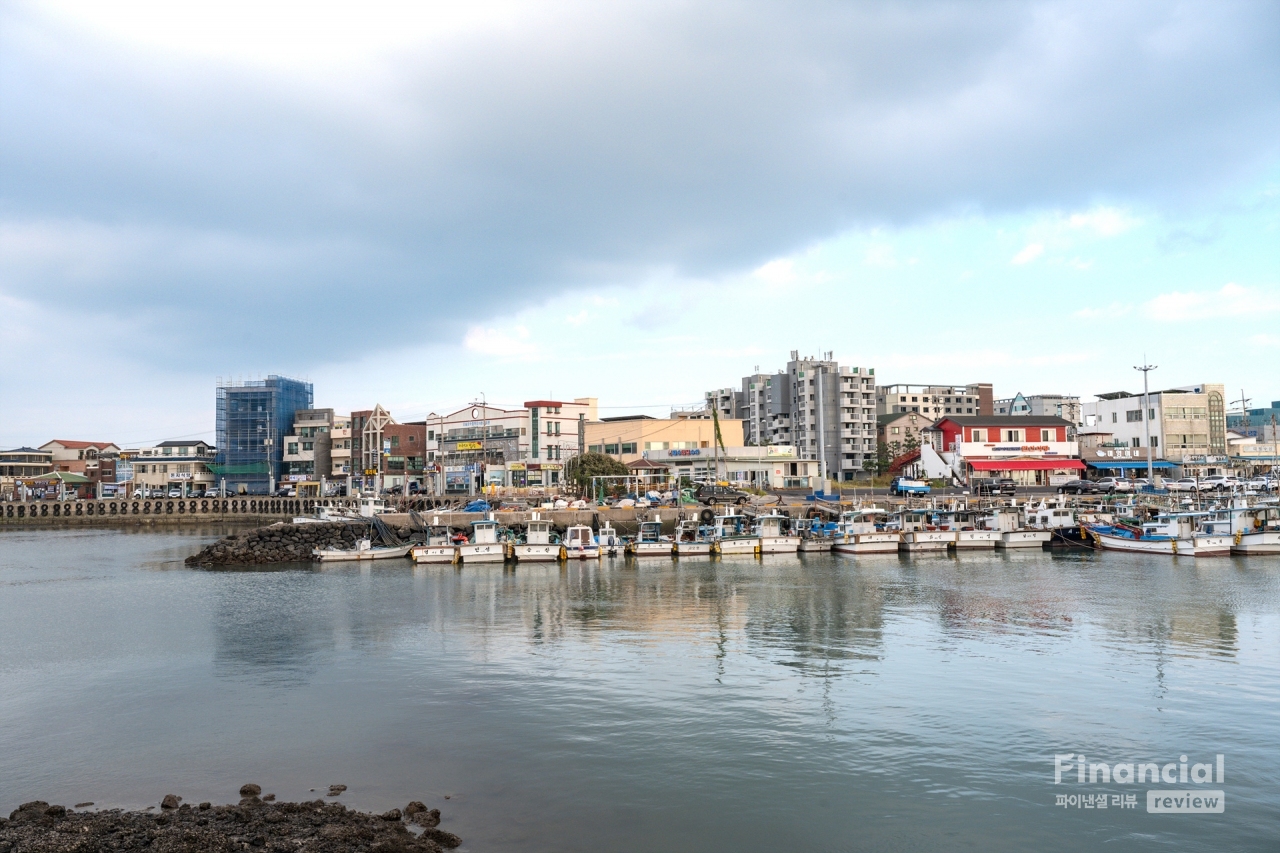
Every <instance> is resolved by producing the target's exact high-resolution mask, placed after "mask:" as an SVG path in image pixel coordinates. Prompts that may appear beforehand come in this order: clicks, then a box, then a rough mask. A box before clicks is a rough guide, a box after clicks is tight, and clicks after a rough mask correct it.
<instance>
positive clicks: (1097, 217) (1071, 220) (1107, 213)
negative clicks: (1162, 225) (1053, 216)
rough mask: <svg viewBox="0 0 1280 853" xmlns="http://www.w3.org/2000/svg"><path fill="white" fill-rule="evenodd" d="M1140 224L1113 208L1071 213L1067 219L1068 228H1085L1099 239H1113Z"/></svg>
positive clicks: (1138, 221)
mask: <svg viewBox="0 0 1280 853" xmlns="http://www.w3.org/2000/svg"><path fill="white" fill-rule="evenodd" d="M1141 224H1142V220H1141V219H1138V218H1137V217H1134V216H1130V215H1129V214H1128V213H1125V212H1124V211H1123V210H1119V209H1117V208H1114V207H1095V208H1094V209H1093V210H1090V211H1088V212H1086V213H1073V214H1071V216H1070V217H1068V218H1067V225H1068V226H1069V227H1071V228H1075V229H1083V228H1087V229H1089V230H1091V231H1093V232H1094V233H1096V234H1097V235H1098V236H1100V237H1115V236H1117V235H1119V234H1123V233H1124V232H1126V231H1128V230H1129V229H1131V228H1136V227H1137V226H1139V225H1141Z"/></svg>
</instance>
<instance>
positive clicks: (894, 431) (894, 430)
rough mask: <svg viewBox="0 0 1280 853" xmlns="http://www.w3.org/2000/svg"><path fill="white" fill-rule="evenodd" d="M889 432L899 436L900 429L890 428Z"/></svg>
mask: <svg viewBox="0 0 1280 853" xmlns="http://www.w3.org/2000/svg"><path fill="white" fill-rule="evenodd" d="M889 432H891V433H893V434H894V435H897V434H898V428H897V427H892V428H890V430H889Z"/></svg>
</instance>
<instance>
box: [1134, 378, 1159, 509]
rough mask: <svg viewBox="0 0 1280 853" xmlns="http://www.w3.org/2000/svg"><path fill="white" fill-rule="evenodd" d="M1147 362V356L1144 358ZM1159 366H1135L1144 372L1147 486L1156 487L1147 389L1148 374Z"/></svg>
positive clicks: (1143, 413) (1143, 422)
mask: <svg viewBox="0 0 1280 853" xmlns="http://www.w3.org/2000/svg"><path fill="white" fill-rule="evenodd" d="M1143 360H1144V361H1145V360H1146V356H1145V355H1144V356H1143ZM1156 367H1157V365H1154V364H1144V365H1142V366H1141V367H1137V366H1135V367H1134V368H1133V369H1134V370H1141V371H1142V430H1143V433H1144V435H1145V436H1146V441H1147V485H1149V486H1151V487H1153V488H1154V487H1155V484H1156V480H1155V476H1154V475H1153V474H1152V473H1151V417H1150V416H1151V393H1150V390H1149V389H1148V387H1147V374H1148V373H1150V372H1151V371H1153V370H1155V369H1156Z"/></svg>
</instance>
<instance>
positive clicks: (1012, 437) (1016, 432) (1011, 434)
mask: <svg viewBox="0 0 1280 853" xmlns="http://www.w3.org/2000/svg"><path fill="white" fill-rule="evenodd" d="M1004 440H1005V441H1022V430H1020V429H1007V430H1005V431H1004Z"/></svg>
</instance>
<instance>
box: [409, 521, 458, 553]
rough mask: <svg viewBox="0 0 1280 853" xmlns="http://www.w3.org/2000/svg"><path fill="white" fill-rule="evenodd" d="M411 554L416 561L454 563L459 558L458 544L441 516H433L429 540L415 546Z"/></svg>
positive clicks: (428, 531) (428, 535) (428, 530)
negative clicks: (443, 523)
mask: <svg viewBox="0 0 1280 853" xmlns="http://www.w3.org/2000/svg"><path fill="white" fill-rule="evenodd" d="M409 556H411V557H413V561H414V562H415V563H454V562H457V559H458V546H457V545H456V544H455V543H454V542H453V538H452V536H451V533H450V530H449V528H448V527H446V526H445V525H442V524H441V523H440V517H439V516H432V518H431V526H430V527H429V528H428V529H427V541H426V542H424V543H422V544H421V545H415V546H413V548H412V550H410V551H409Z"/></svg>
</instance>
